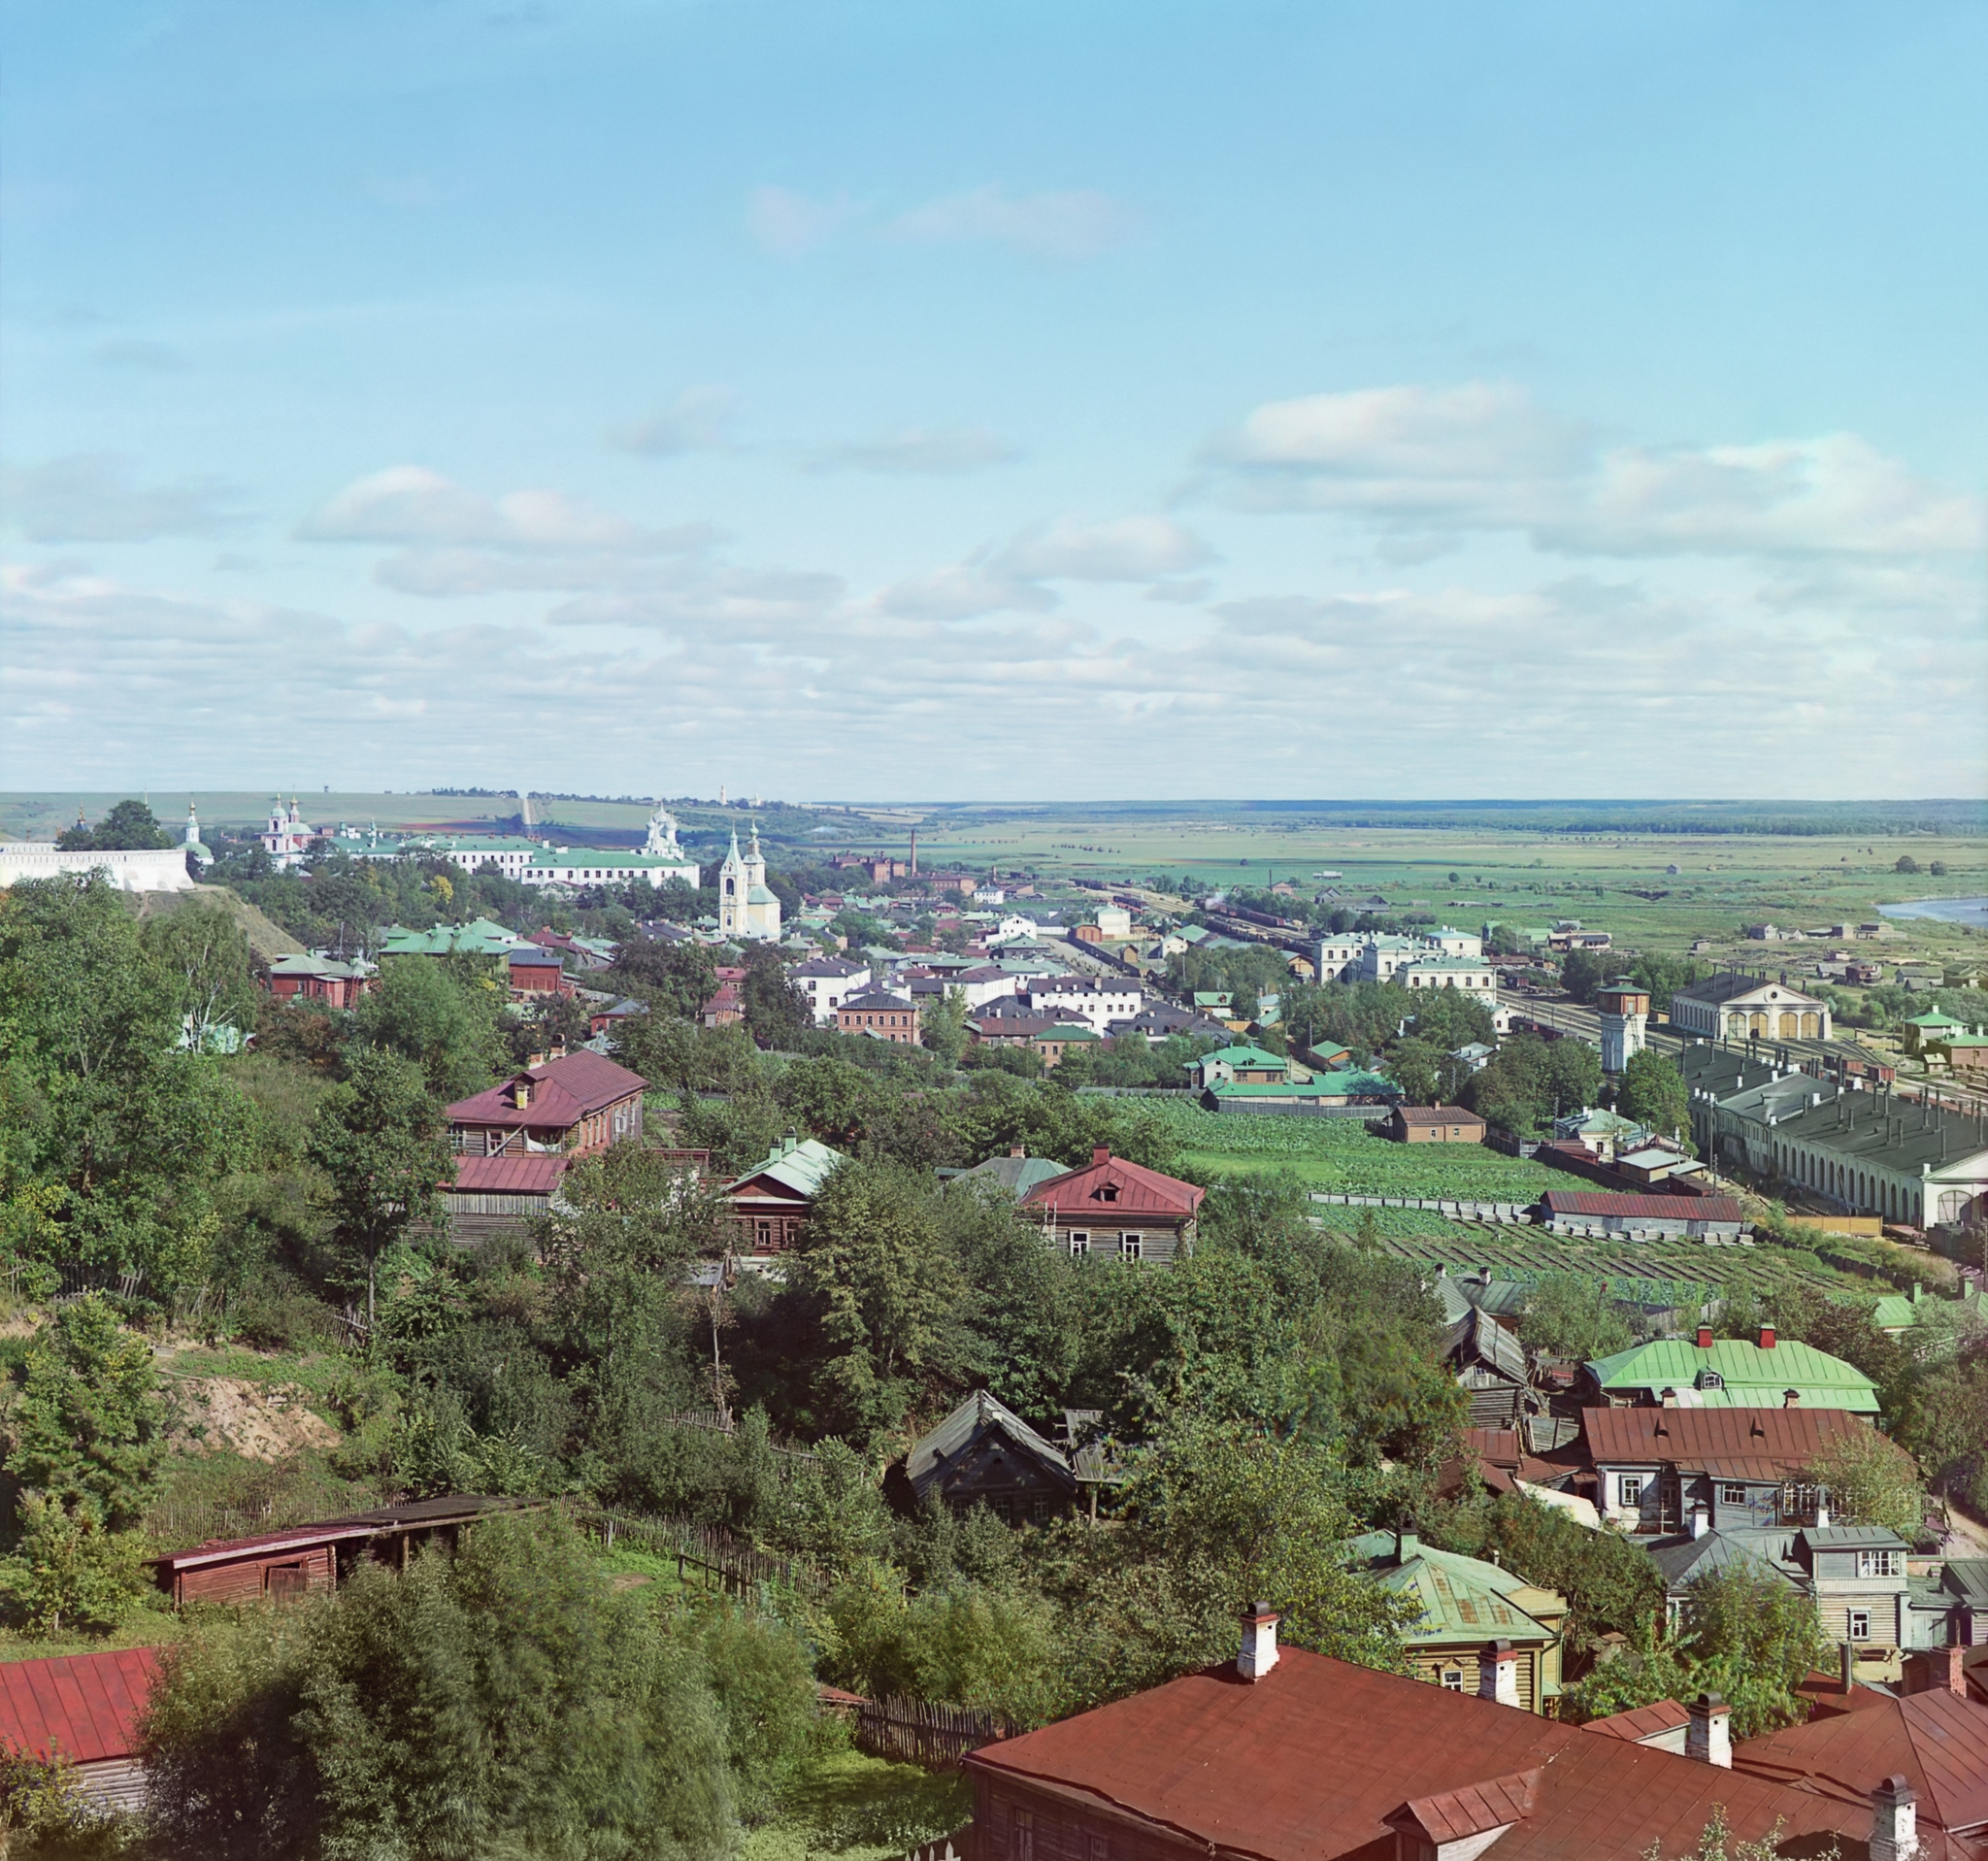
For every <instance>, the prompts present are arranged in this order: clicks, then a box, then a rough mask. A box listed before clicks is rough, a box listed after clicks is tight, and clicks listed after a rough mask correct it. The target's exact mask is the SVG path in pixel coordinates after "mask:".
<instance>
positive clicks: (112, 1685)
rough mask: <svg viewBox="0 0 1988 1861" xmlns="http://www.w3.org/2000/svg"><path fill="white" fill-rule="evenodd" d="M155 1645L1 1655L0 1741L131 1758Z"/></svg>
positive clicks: (43, 1753)
mask: <svg viewBox="0 0 1988 1861" xmlns="http://www.w3.org/2000/svg"><path fill="white" fill-rule="evenodd" d="M164 1651H165V1650H164V1649H162V1648H157V1647H119V1648H114V1649H112V1650H111V1651H110V1652H108V1653H104V1654H64V1655H60V1656H57V1657H56V1658H54V1659H52V1660H46V1661H0V1744H4V1745H6V1746H7V1747H8V1748H9V1749H12V1750H17V1751H25V1752H27V1753H28V1754H29V1755H30V1756H32V1757H39V1758H47V1757H50V1756H51V1755H53V1753H54V1751H55V1750H56V1749H57V1748H59V1749H60V1750H61V1753H62V1755H63V1756H64V1757H66V1758H68V1759H69V1760H70V1761H71V1762H72V1763H76V1764H94V1763H96V1762H98V1760H100V1759H102V1758H121V1757H129V1756H131V1754H132V1753H133V1752H134V1751H136V1750H137V1749H138V1721H139V1719H140V1717H141V1716H142V1715H143V1713H144V1711H145V1706H146V1702H147V1700H148V1699H149V1698H150V1696H151V1685H152V1681H153V1680H154V1679H155V1678H157V1675H158V1671H159V1657H160V1655H161V1654H162V1653H163V1652H164Z"/></svg>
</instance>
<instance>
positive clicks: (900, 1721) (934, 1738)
mask: <svg viewBox="0 0 1988 1861" xmlns="http://www.w3.org/2000/svg"><path fill="white" fill-rule="evenodd" d="M1013 1735H1014V1727H1013V1726H1012V1725H1011V1724H1010V1723H1009V1721H1008V1720H1007V1719H1005V1718H1004V1717H1002V1715H1001V1714H1000V1713H999V1712H987V1711H981V1710H980V1709H979V1708H978V1707H974V1706H941V1705H938V1704H936V1703H934V1702H933V1701H930V1700H906V1699H883V1700H865V1701H864V1702H863V1704H862V1707H861V1709H860V1710H859V1711H858V1712H857V1714H856V1745H857V1746H858V1748H859V1749H861V1750H865V1751H868V1752H869V1753H870V1755H871V1756H872V1757H880V1758H892V1759H895V1760H896V1761H897V1762H899V1763H901V1764H917V1765H922V1766H923V1767H924V1768H925V1769H926V1770H928V1771H956V1770H958V1769H959V1766H960V1764H961V1762H962V1760H964V1759H965V1757H966V1755H967V1753H968V1752H969V1751H977V1750H978V1749H979V1748H980V1746H981V1745H992V1744H994V1743H995V1742H996V1741H997V1740H999V1739H1005V1738H1011V1737H1013ZM951 1839H952V1842H953V1844H954V1846H955V1849H957V1846H958V1842H959V1838H958V1837H957V1836H954V1837H952V1838H951ZM927 1845H928V1846H929V1845H933V1844H927Z"/></svg>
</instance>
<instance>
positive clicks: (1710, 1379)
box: [1698, 1370, 1726, 1389]
mask: <svg viewBox="0 0 1988 1861" xmlns="http://www.w3.org/2000/svg"><path fill="white" fill-rule="evenodd" d="M1698 1386H1699V1387H1700V1388H1701V1389H1723V1388H1725V1386H1726V1379H1725V1378H1723V1377H1722V1376H1720V1375H1719V1373H1718V1372H1717V1371H1716V1370H1701V1371H1700V1372H1699V1373H1698Z"/></svg>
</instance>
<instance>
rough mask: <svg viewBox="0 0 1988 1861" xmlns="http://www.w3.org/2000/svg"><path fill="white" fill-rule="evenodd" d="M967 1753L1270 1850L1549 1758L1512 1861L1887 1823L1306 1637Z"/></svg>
mask: <svg viewBox="0 0 1988 1861" xmlns="http://www.w3.org/2000/svg"><path fill="white" fill-rule="evenodd" d="M1486 1639H1489V1638H1488V1637H1487V1638H1486ZM966 1762H967V1769H968V1770H969V1771H970V1772H973V1773H976V1774H977V1775H978V1776H981V1777H984V1778H991V1779H995V1780H997V1781H998V1780H1001V1779H1012V1780H1013V1781H1014V1782H1016V1783H1020V1784H1030V1785H1033V1786H1035V1787H1037V1788H1041V1789H1044V1790H1045V1791H1048V1792H1050V1793H1052V1794H1054V1795H1057V1796H1059V1797H1063V1798H1065V1799H1066V1800H1068V1801H1069V1802H1070V1803H1071V1804H1072V1805H1073V1806H1080V1805H1083V1804H1098V1803H1102V1804H1105V1805H1108V1806H1110V1807H1111V1808H1114V1809H1115V1810H1117V1811H1119V1812H1120V1813H1121V1814H1123V1815H1125V1816H1127V1817H1129V1818H1131V1819H1132V1820H1134V1821H1136V1822H1143V1823H1144V1824H1146V1825H1147V1826H1148V1827H1149V1828H1150V1829H1151V1830H1152V1832H1153V1833H1154V1835H1155V1836H1156V1837H1162V1838H1165V1839H1166V1840H1167V1841H1168V1843H1169V1845H1172V1844H1177V1843H1178V1842H1179V1841H1180V1840H1181V1839H1182V1838H1185V1839H1186V1841H1188V1842H1189V1843H1191V1844H1206V1845H1207V1846H1208V1847H1209V1849H1210V1850H1216V1849H1219V1851H1220V1852H1221V1853H1223V1854H1226V1855H1231V1856H1236V1855H1243V1856H1255V1857H1261V1861H1338V1858H1339V1857H1348V1858H1350V1857H1353V1856H1361V1857H1366V1856H1371V1855H1375V1854H1382V1855H1385V1854H1391V1853H1392V1852H1393V1830H1394V1826H1395V1822H1394V1818H1396V1817H1397V1815H1399V1814H1401V1813H1403V1812H1409V1813H1413V1814H1417V1815H1419V1813H1420V1812H1421V1811H1420V1806H1421V1805H1423V1804H1425V1803H1429V1802H1431V1801H1432V1800H1434V1799H1436V1798H1440V1797H1443V1796H1446V1795H1453V1794H1460V1793H1463V1792H1469V1791H1475V1792H1477V1793H1478V1794H1479V1795H1480V1796H1481V1795H1482V1794H1483V1793H1484V1792H1485V1790H1486V1789H1487V1788H1488V1787H1489V1786H1492V1785H1494V1784H1497V1785H1504V1784H1506V1783H1507V1782H1508V1780H1509V1779H1510V1778H1513V1777H1514V1775H1515V1774H1522V1773H1524V1772H1527V1771H1530V1770H1534V1769H1537V1770H1538V1771H1539V1773H1540V1780H1539V1783H1538V1785H1537V1788H1536V1789H1535V1790H1534V1792H1533V1795H1532V1798H1531V1812H1530V1814H1528V1815H1525V1816H1524V1817H1522V1818H1521V1819H1520V1820H1518V1821H1517V1822H1516V1824H1515V1825H1514V1826H1512V1827H1511V1829H1510V1831H1509V1833H1508V1834H1507V1835H1505V1836H1503V1837H1502V1838H1501V1839H1500V1840H1499V1843H1498V1845H1497V1849H1496V1855H1497V1861H1636V1858H1637V1857H1640V1855H1642V1853H1643V1852H1644V1851H1645V1850H1646V1849H1647V1848H1648V1847H1649V1846H1650V1845H1651V1844H1653V1843H1655V1844H1659V1845H1660V1846H1661V1849H1662V1851H1663V1852H1664V1853H1667V1854H1672V1853H1680V1852H1686V1853H1688V1852H1695V1851H1696V1849H1697V1845H1698V1839H1699V1836H1700V1834H1701V1833H1702V1832H1703V1830H1704V1828H1705V1826H1706V1823H1707V1822H1708V1821H1709V1820H1710V1819H1711V1814H1712V1811H1713V1808H1714V1806H1716V1805H1723V1806H1724V1808H1725V1812H1726V1819H1727V1822H1728V1824H1729V1826H1730V1827H1731V1829H1732V1831H1733V1833H1734V1835H1735V1836H1736V1837H1739V1839H1741V1840H1747V1841H1757V1840H1759V1839H1760V1838H1762V1837H1764V1836H1766V1835H1767V1834H1768V1833H1769V1832H1770V1831H1771V1830H1772V1829H1773V1826H1774V1824H1775V1822H1776V1821H1777V1820H1779V1821H1781V1822H1783V1824H1784V1826H1783V1828H1782V1831H1781V1836H1782V1839H1783V1840H1786V1839H1788V1838H1791V1837H1796V1836H1801V1835H1806V1834H1809V1833H1812V1832H1815V1831H1818V1830H1830V1831H1835V1832H1839V1833H1841V1834H1843V1835H1845V1836H1847V1837H1850V1838H1851V1839H1853V1840H1855V1841H1856V1842H1859V1843H1861V1842H1862V1841H1863V1839H1864V1838H1865V1836H1867V1835H1868V1834H1869V1833H1870V1829H1871V1806H1870V1803H1869V1800H1868V1799H1860V1800H1859V1801H1857V1802H1856V1803H1855V1804H1846V1803H1843V1802H1839V1801H1833V1800H1830V1799H1825V1798H1822V1797H1817V1796H1812V1795H1806V1794H1804V1793H1802V1792H1800V1791H1797V1790H1793V1789H1788V1788H1785V1787H1777V1786H1776V1785H1774V1784H1773V1783H1770V1782H1768V1781H1766V1780H1764V1779H1762V1778H1750V1777H1743V1776H1736V1775H1735V1774H1734V1773H1733V1772H1731V1771H1725V1770H1721V1769H1719V1768H1717V1767H1716V1766H1714V1765H1709V1764H1700V1763H1698V1762H1696V1761H1695V1760H1693V1759H1691V1758H1687V1757H1684V1756H1681V1755H1679V1754H1677V1753H1674V1752H1670V1751H1661V1750H1656V1749H1653V1748H1652V1747H1650V1746H1648V1745H1632V1744H1625V1743H1623V1742H1622V1741H1621V1740H1619V1739H1611V1738H1595V1737H1591V1736H1590V1735H1589V1734H1588V1733H1587V1732H1586V1731H1584V1730H1583V1729H1582V1728H1581V1727H1579V1726H1576V1725H1566V1724H1561V1723H1558V1722H1556V1721H1555V1720H1552V1719H1547V1718H1541V1717H1540V1716H1538V1715H1537V1714H1535V1713H1531V1712H1522V1711H1514V1710H1513V1709H1512V1708H1510V1707H1508V1706H1500V1705H1498V1704H1497V1703H1496V1702H1494V1701H1490V1700H1482V1699H1476V1698H1474V1697H1471V1696H1469V1695H1467V1694H1462V1693H1451V1692H1448V1691H1446V1690H1444V1689H1443V1688H1441V1687H1440V1686H1431V1685H1429V1684H1428V1683H1427V1682H1425V1681H1422V1680H1416V1679H1408V1678H1405V1677H1403V1676H1401V1675H1395V1674H1379V1673H1375V1672H1374V1671H1372V1670H1371V1669H1368V1668H1362V1667H1354V1666H1351V1665H1349V1664H1348V1663H1346V1662H1343V1661H1334V1660H1328V1659H1326V1658H1325V1657H1324V1656H1322V1655H1318V1654H1312V1653H1309V1652H1308V1651H1307V1650H1305V1649H1303V1648H1292V1647H1286V1648H1283V1649H1281V1650H1280V1653H1279V1658H1278V1661H1277V1664H1276V1667H1275V1668H1273V1669H1272V1670H1271V1672H1270V1673H1269V1674H1267V1675H1266V1676H1265V1677H1264V1678H1261V1679H1259V1680H1257V1681H1255V1682H1254V1683H1251V1682H1250V1681H1247V1680H1244V1679H1243V1678H1241V1677H1240V1676H1239V1675H1238V1674H1237V1672H1236V1670H1235V1667H1234V1665H1233V1664H1229V1663H1225V1664H1224V1665H1222V1666H1221V1667H1217V1668H1209V1669H1207V1670H1205V1671H1204V1672H1202V1673H1199V1674H1190V1675H1186V1676H1184V1677H1183V1678H1180V1679H1177V1680H1173V1681H1170V1682H1169V1683H1168V1684H1167V1685H1165V1686H1158V1687H1154V1688H1152V1689H1151V1690H1150V1691H1149V1692H1145V1693H1139V1694H1135V1695H1134V1696H1133V1697H1132V1698H1130V1699H1126V1700H1119V1701H1117V1702H1116V1703H1115V1704H1113V1705H1110V1706H1106V1707H1100V1708H1099V1709H1097V1710H1096V1711H1090V1712H1082V1713H1078V1714H1077V1716H1076V1717H1074V1718H1068V1719H1063V1720H1060V1721H1058V1722H1057V1723H1056V1724H1053V1725H1047V1726H1044V1728H1043V1729H1042V1730H1041V1731H1037V1732H1030V1733H1026V1734H1024V1735H1023V1736H1022V1737H1020V1738H1013V1739H1008V1740H1005V1741H1004V1742H1002V1743H1001V1744H998V1745H984V1746H982V1747H981V1748H980V1749H979V1750H977V1751H976V1752H974V1753H973V1755H972V1756H970V1757H969V1758H968V1759H967V1761H966Z"/></svg>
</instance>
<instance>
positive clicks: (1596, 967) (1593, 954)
mask: <svg viewBox="0 0 1988 1861" xmlns="http://www.w3.org/2000/svg"><path fill="white" fill-rule="evenodd" d="M1629 968H1630V959H1629V957H1628V956H1627V955H1626V954H1624V953H1623V952H1622V951H1620V950H1592V949H1571V950H1569V951H1568V952H1567V954H1566V955H1565V956H1564V957H1562V958H1561V961H1560V986H1561V987H1562V988H1564V989H1565V990H1566V991H1567V993H1568V994H1570V995H1572V996H1573V997H1574V1000H1575V1001H1576V1002H1592V1001H1593V1000H1594V999H1595V997H1596V996H1597V995H1598V994H1599V993H1600V992H1601V991H1602V990H1603V989H1604V988H1605V987H1607V984H1608V983H1610V982H1612V981H1613V980H1615V979H1616V978H1617V977H1618V976H1625V975H1627V974H1628V973H1629Z"/></svg>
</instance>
